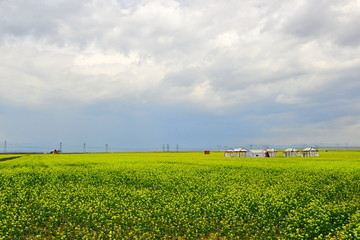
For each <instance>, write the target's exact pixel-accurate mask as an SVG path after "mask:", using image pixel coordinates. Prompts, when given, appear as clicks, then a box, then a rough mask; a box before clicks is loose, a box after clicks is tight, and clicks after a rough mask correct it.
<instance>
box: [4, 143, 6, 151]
mask: <svg viewBox="0 0 360 240" xmlns="http://www.w3.org/2000/svg"><path fill="white" fill-rule="evenodd" d="M4 153H6V140H5V143H4Z"/></svg>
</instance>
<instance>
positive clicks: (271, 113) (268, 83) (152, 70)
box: [0, 0, 360, 152]
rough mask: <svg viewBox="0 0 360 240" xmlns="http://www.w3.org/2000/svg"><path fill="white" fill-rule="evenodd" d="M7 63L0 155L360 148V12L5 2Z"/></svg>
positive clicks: (330, 1)
mask: <svg viewBox="0 0 360 240" xmlns="http://www.w3.org/2000/svg"><path fill="white" fill-rule="evenodd" d="M0 52H1V55H0V152H1V151H15V150H19V151H20V149H21V150H24V149H25V150H26V149H27V151H30V150H33V151H48V150H49V149H50V150H52V149H54V148H59V145H60V143H61V144H62V148H63V151H69V152H70V151H103V150H104V149H105V146H106V144H107V146H108V150H109V151H129V150H131V151H143V150H145V151H147V150H163V149H164V147H165V148H167V145H169V149H170V150H174V149H179V150H192V149H223V148H232V147H249V146H291V145H299V144H303V145H331V144H332V145H350V146H357V145H360V107H359V106H358V104H359V102H360V81H359V80H360V79H359V78H360V1H358V0H355V1H354V0H326V1H325V0H318V1H312V0H296V1H294V0H290V1H282V0H243V1H238V0H227V1H218V0H207V1H200V0H77V1H73V0H52V1H48V0H29V1H20V0H0ZM5 142H6V144H5ZM2 146H3V147H2Z"/></svg>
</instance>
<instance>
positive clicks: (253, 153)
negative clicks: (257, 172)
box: [224, 148, 277, 157]
mask: <svg viewBox="0 0 360 240" xmlns="http://www.w3.org/2000/svg"><path fill="white" fill-rule="evenodd" d="M224 156H225V157H275V156H277V151H276V150H275V149H273V148H272V149H252V150H248V149H245V148H235V149H229V150H227V151H226V152H225V155H224Z"/></svg>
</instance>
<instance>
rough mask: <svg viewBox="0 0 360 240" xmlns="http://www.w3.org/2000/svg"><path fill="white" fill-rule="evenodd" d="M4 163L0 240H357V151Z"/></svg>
mask: <svg viewBox="0 0 360 240" xmlns="http://www.w3.org/2000/svg"><path fill="white" fill-rule="evenodd" d="M320 154H321V156H320V157H309V158H302V157H289V158H285V157H281V156H279V157H275V158H225V157H223V154H222V153H211V154H210V155H204V154H203V153H118V154H110V153H109V154H58V155H0V239H360V152H355V151H354V152H350V151H349V152H321V153H320Z"/></svg>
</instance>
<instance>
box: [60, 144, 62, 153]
mask: <svg viewBox="0 0 360 240" xmlns="http://www.w3.org/2000/svg"><path fill="white" fill-rule="evenodd" d="M60 152H62V143H61V142H60Z"/></svg>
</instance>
